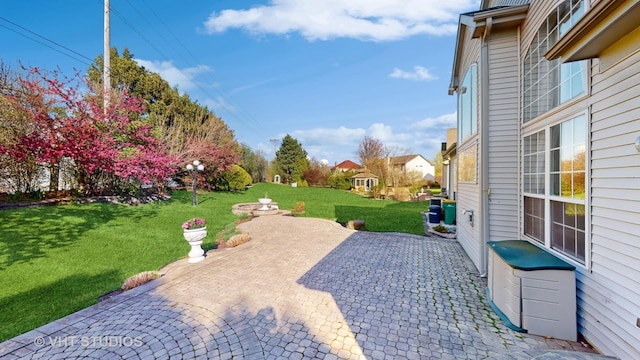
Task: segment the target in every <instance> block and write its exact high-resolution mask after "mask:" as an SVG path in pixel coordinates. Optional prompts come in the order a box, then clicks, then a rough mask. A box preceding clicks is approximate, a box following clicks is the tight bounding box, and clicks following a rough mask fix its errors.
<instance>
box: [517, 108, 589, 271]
mask: <svg viewBox="0 0 640 360" xmlns="http://www.w3.org/2000/svg"><path fill="white" fill-rule="evenodd" d="M586 144H587V119H586V115H584V114H582V115H579V116H577V117H575V118H573V119H569V120H566V121H564V122H562V123H560V124H556V125H553V126H550V127H548V128H546V129H544V130H541V131H539V132H537V133H535V134H532V135H528V136H526V137H524V139H523V142H522V146H523V152H522V153H523V161H522V166H523V169H522V176H523V179H522V180H523V192H524V196H523V198H524V199H523V200H524V201H523V205H524V209H523V223H524V224H523V225H524V226H523V229H524V234H525V235H527V236H528V237H529V238H531V239H533V240H535V241H537V242H539V243H541V244H544V245H545V246H547V247H550V248H552V249H554V250H557V251H559V252H561V253H563V254H564V255H567V256H568V257H570V258H572V259H574V260H576V261H578V262H580V263H582V264H584V263H585V254H586V251H587V250H586V249H587V242H586V225H585V219H586V207H585V199H586V189H587V184H586V178H587V176H586V175H587V173H586ZM546 164H548V167H547V166H545V165H546ZM546 209H549V214H548V215H547V214H546V211H545V210H546ZM547 216H549V218H548V219H547V218H546V217H547Z"/></svg>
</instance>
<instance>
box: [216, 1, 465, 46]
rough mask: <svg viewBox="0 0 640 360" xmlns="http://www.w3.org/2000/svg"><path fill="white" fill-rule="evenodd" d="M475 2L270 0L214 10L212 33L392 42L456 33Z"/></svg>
mask: <svg viewBox="0 0 640 360" xmlns="http://www.w3.org/2000/svg"><path fill="white" fill-rule="evenodd" d="M476 7H477V3H476V1H472V0H448V1H442V0H405V1H402V2H398V1H397V0H375V1H372V0H349V1H343V0H322V1H318V0H270V1H269V4H267V5H259V6H254V7H252V8H250V9H247V10H234V9H227V10H222V11H220V12H214V13H212V14H211V15H210V16H209V18H208V19H207V20H206V21H205V23H204V26H205V29H206V31H207V32H209V33H220V32H225V31H227V30H229V29H234V28H239V29H244V30H246V31H249V32H251V33H253V34H256V35H262V34H277V35H286V34H291V33H300V34H301V35H302V36H303V37H305V38H306V39H308V40H311V41H313V40H329V39H334V38H341V37H344V38H354V39H359V40H368V41H390V40H398V39H403V38H407V37H410V36H413V35H418V34H429V35H450V34H454V33H455V31H456V29H457V20H458V14H460V13H462V12H464V11H466V10H470V9H474V8H476Z"/></svg>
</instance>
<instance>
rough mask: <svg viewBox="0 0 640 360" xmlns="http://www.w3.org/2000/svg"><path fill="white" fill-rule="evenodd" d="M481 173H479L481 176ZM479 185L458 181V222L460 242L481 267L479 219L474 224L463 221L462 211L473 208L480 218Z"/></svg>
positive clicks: (477, 265) (472, 259) (474, 261)
mask: <svg viewBox="0 0 640 360" xmlns="http://www.w3.org/2000/svg"><path fill="white" fill-rule="evenodd" d="M479 175H480V174H478V176H479ZM479 196H480V194H479V187H478V184H475V183H465V182H460V181H459V182H458V201H457V204H456V205H457V206H456V211H457V214H456V218H457V219H459V220H458V222H457V224H458V226H457V232H458V242H460V245H462V247H463V248H464V251H465V252H466V253H467V255H469V258H470V259H471V261H473V263H474V264H475V265H476V268H478V269H480V264H481V260H480V259H481V256H482V253H483V252H482V250H483V249H482V248H481V246H480V240H479V239H480V226H479V224H478V221H474V223H473V224H471V223H469V222H468V221H462V220H460V219H462V217H463V216H464V215H462V212H463V211H464V210H473V212H474V214H475V215H474V216H475V217H476V219H480V218H481V217H480V216H482V214H480V203H479Z"/></svg>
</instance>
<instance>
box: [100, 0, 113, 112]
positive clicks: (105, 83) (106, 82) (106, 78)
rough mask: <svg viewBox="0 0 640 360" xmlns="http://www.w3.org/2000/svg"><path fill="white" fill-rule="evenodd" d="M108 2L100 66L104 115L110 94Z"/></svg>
mask: <svg viewBox="0 0 640 360" xmlns="http://www.w3.org/2000/svg"><path fill="white" fill-rule="evenodd" d="M109 23H110V21H109V0H104V59H103V60H104V61H103V64H102V72H103V74H102V87H103V91H104V95H103V96H104V104H103V106H104V114H105V115H106V114H107V108H108V107H109V94H110V93H111V34H110V32H111V29H110V26H109Z"/></svg>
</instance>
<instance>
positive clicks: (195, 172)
mask: <svg viewBox="0 0 640 360" xmlns="http://www.w3.org/2000/svg"><path fill="white" fill-rule="evenodd" d="M187 170H189V171H193V205H194V206H195V205H198V198H197V195H196V182H197V180H198V171H202V170H204V165H202V164H200V161H198V160H194V161H193V164H187Z"/></svg>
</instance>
